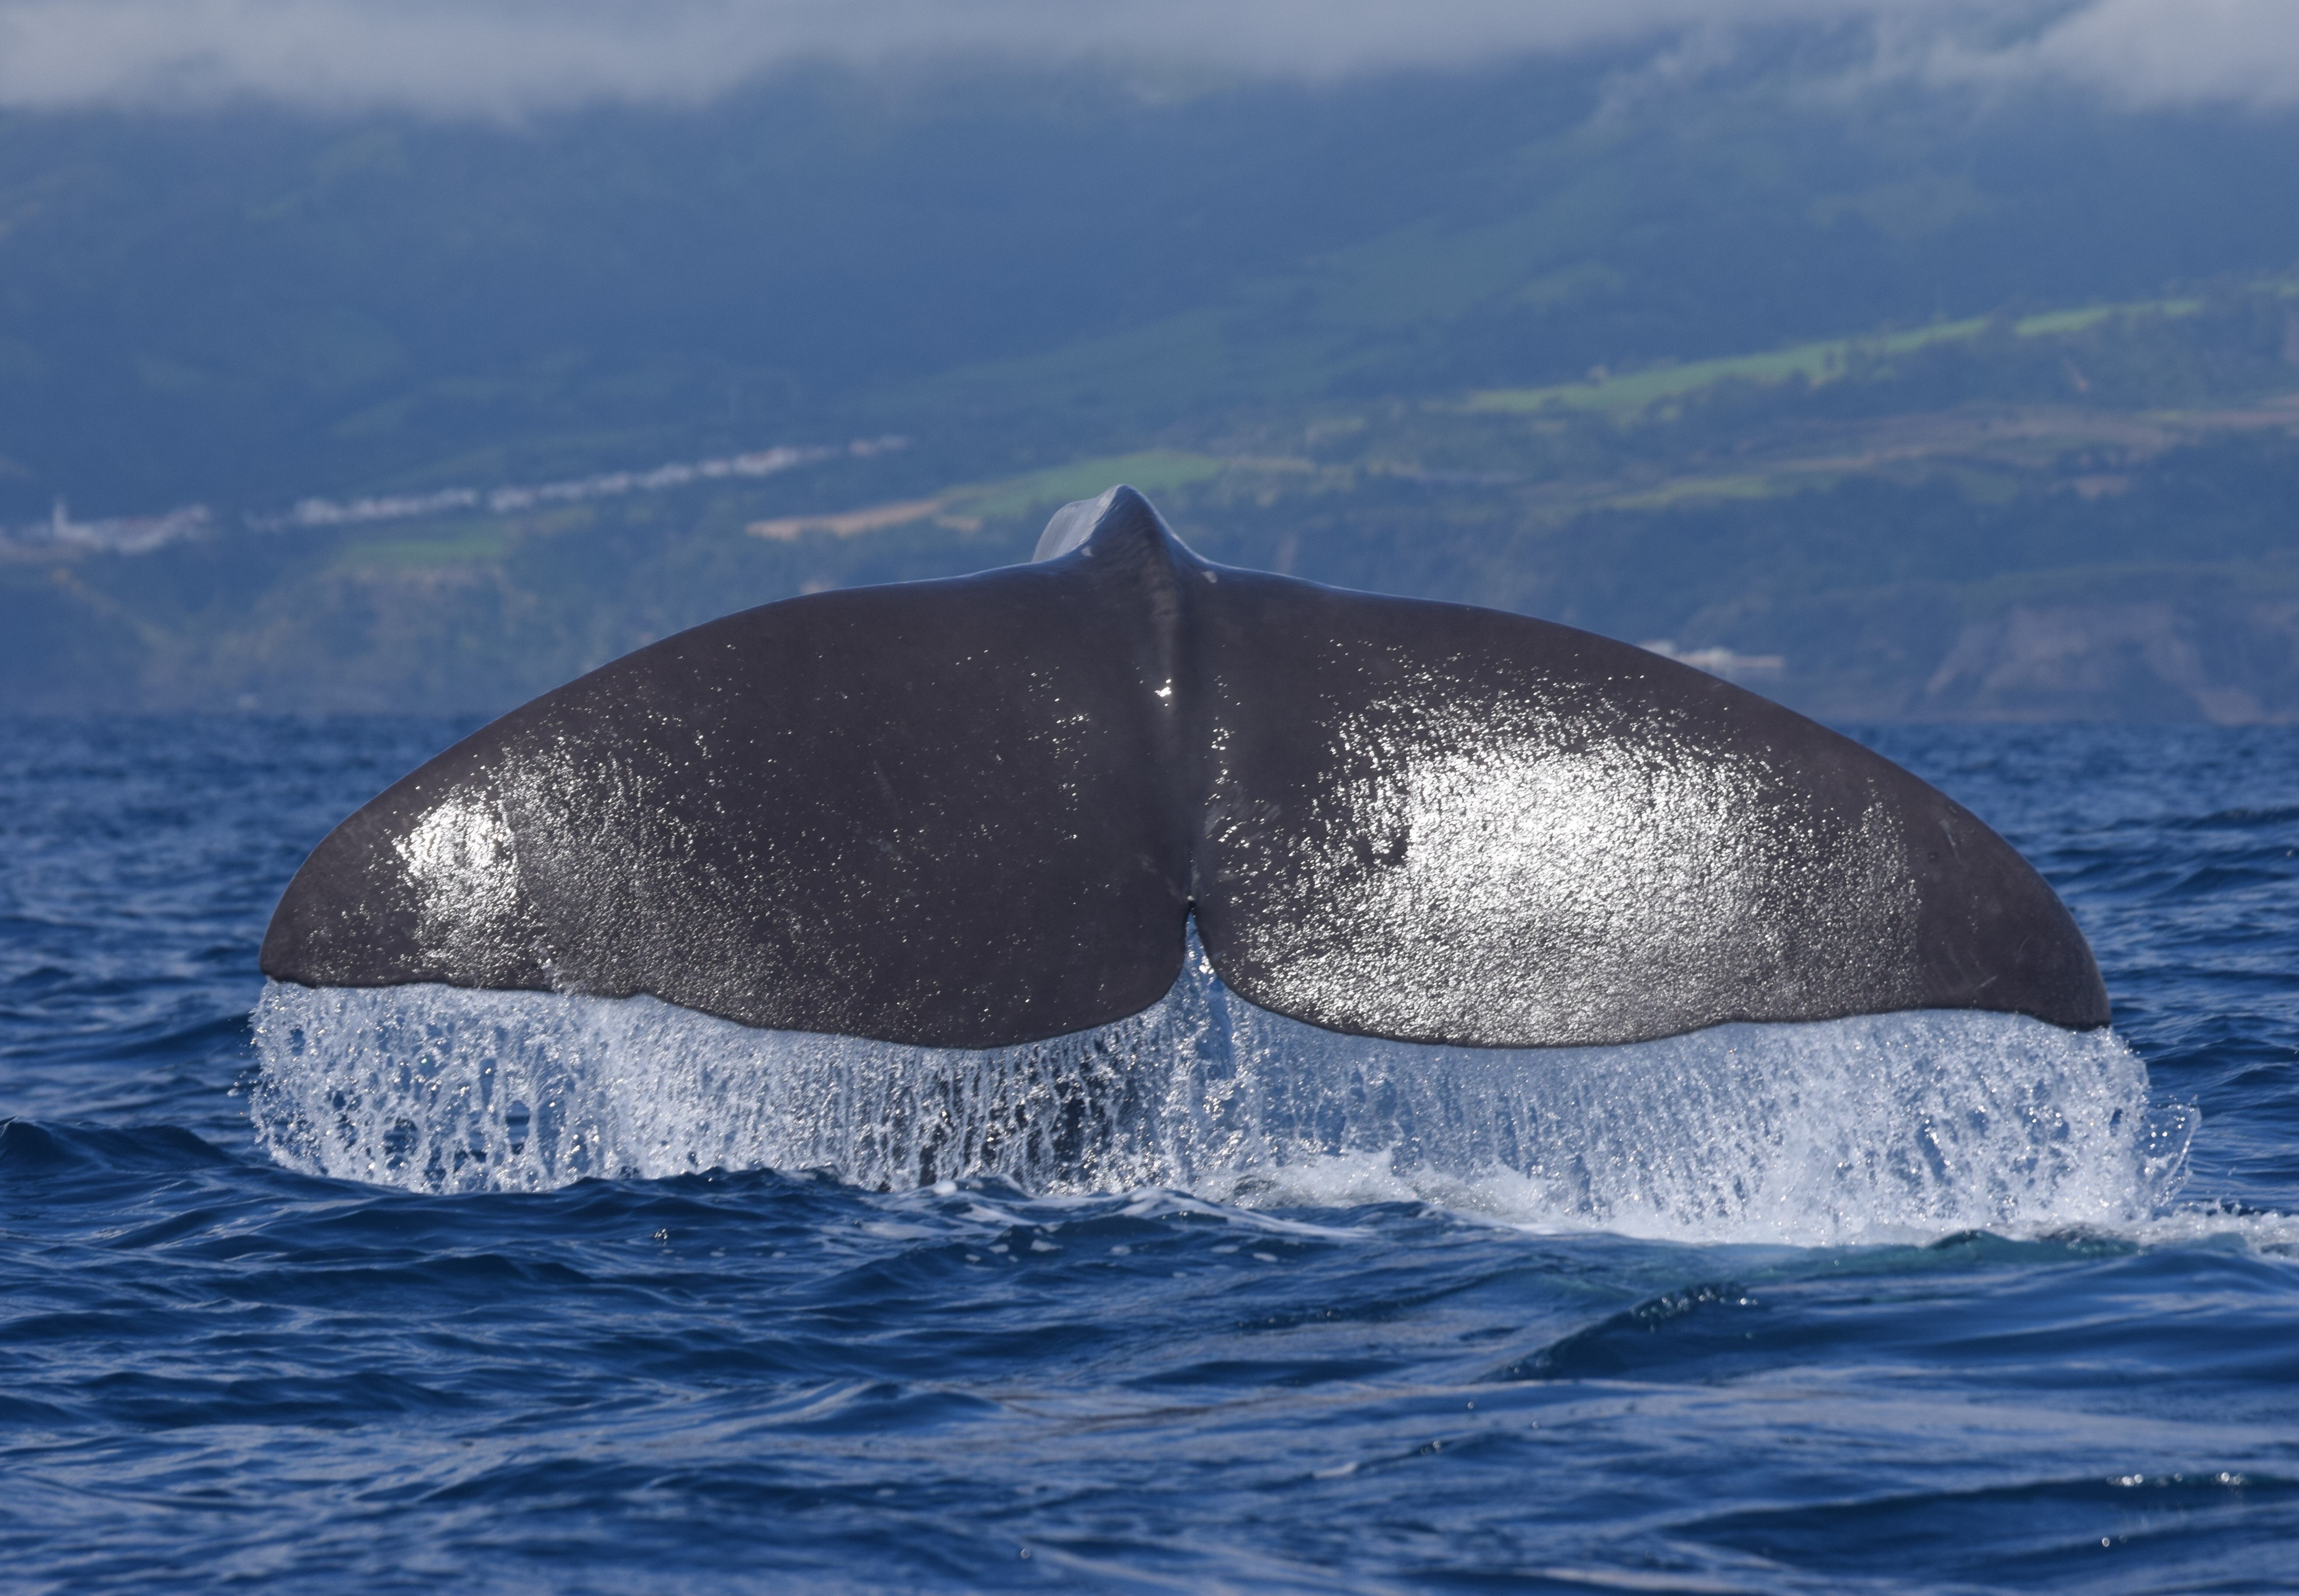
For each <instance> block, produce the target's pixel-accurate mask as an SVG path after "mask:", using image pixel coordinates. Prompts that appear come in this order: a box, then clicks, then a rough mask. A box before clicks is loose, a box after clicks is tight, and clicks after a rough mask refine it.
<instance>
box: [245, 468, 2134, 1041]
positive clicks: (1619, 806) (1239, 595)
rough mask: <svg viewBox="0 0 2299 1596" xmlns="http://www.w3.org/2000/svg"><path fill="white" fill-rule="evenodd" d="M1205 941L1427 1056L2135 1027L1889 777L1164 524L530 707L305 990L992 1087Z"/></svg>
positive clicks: (1938, 803)
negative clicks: (529, 1010) (1800, 1036)
mask: <svg viewBox="0 0 2299 1596" xmlns="http://www.w3.org/2000/svg"><path fill="white" fill-rule="evenodd" d="M1193 913H1194V914H1195V915H1196V917H1197V921H1198V927H1199V934H1200V937H1201V939H1202V941H1203V943H1204V946H1205V948H1206V950H1207V953H1208V956H1209V957H1210V958H1211V960H1212V961H1213V963H1214V966H1215V968H1216V971H1217V972H1219V973H1220V975H1221V976H1222V978H1223V979H1224V981H1225V982H1226V983H1227V984H1228V985H1229V986H1230V988H1232V990H1233V991H1234V992H1236V993H1237V994H1238V995H1240V996H1243V997H1244V998H1246V999H1247V1000H1249V1001H1250V1002H1253V1003H1255V1004H1257V1005H1262V1006H1264V1007H1266V1008H1269V1009H1272V1010H1274V1011H1276V1012H1278V1013H1283V1014H1286V1015H1289V1016H1291V1017H1293V1018H1295V1019H1299V1020H1303V1021H1308V1022H1310V1023H1312V1024H1315V1025H1319V1026H1324V1027H1326V1028H1328V1029H1331V1030H1340V1031H1345V1032H1350V1033H1354V1034H1359V1035H1366V1036H1374V1037H1382V1038H1391V1039H1395V1040H1404V1041H1417V1042H1440V1043H1451V1044H1457V1045H1467V1046H1513V1047H1541V1046H1584V1045H1594V1044H1606V1043H1619V1042H1631V1041H1639V1040H1645V1039H1649V1038H1656V1037H1661V1036H1667V1035H1672V1034H1676V1033H1678V1032H1682V1031H1686V1030H1696V1029H1698V1028H1700V1027H1703V1026H1706V1025H1712V1024H1715V1023H1718V1022H1720V1021H1730V1020H1757V1021H1789V1020H1820V1019H1831V1018H1838V1017H1842V1016H1846V1015H1851V1014H1860V1013H1888V1012H1892V1011H1896V1010H1903V1009H1946V1008H1971V1009H1987V1010H1995V1011H1999V1012H2004V1013H2022V1014H2028V1015H2031V1016H2034V1017H2036V1018H2038V1019H2041V1020H2044V1021H2049V1022H2051V1023H2053V1024H2055V1025H2060V1026H2063V1027H2068V1028H2071V1029H2087V1028H2091V1027H2096V1026H2100V1025H2104V1024H2105V1023H2106V1022H2107V1020H2108V1005H2107V996H2106V992H2105V989H2104V986H2103V985H2102V983H2101V980H2100V977H2099V972H2098V969H2097V966H2096V964H2095V963H2094V962H2093V959H2092V956H2091V953H2090V950H2089V948H2088V947H2087V946H2086V945H2085V943H2084V939H2083V938H2082V936H2081V934H2080V933H2079V931H2078V930H2077V928H2076V926H2075V924H2074V922H2073V921H2072V920H2071V918H2070V916H2069V915H2068V914H2067V911H2066V910H2065V908H2064V907H2063V906H2062V905H2061V904H2060V902H2059V900H2058V898H2057V897H2055V896H2054V894H2053V892H2052V890H2051V889H2050V888H2049V887H2048V886H2047V885H2046V883H2045V882H2044V881H2043V880H2042V878H2041V877H2039V876H2038V875H2037V873H2036V872H2034V871H2033V870H2032V869H2031V868H2030V867H2029V865H2028V864H2027V863H2026V862H2025V861H2024V860H2022V859H2021V857H2020V856H2019V855H2018V854H2017V853H2016V852H2015V851H2013V849H2012V848H2011V847H2010V846H2009V845H2007V844H2006V843H2004V841H2003V840H2002V839H2000V838H1998V837H1996V835H1995V834H1994V833H1993V832H1992V831H1988V828H1987V827H1986V826H1984V825H1982V824H1981V823H1979V821H1978V820H1977V819H1975V818H1974V817H1973V816H1972V815H1970V814H1969V813H1968V812H1966V811H1965V810H1964V809H1963V808H1962V807H1961V806H1958V805H1956V804H1955V803H1954V802H1952V801H1951V800H1949V799H1948V798H1946V797H1945V796H1943V795H1942V794H1940V793H1938V791H1936V790H1933V789H1932V788H1930V787H1929V786H1927V785H1926V784H1924V783H1923V782H1922V781H1919V780H1917V779H1916V778H1915V777H1914V776H1913V775H1910V774H1909V773H1907V772H1905V771H1903V770H1901V769H1900V768H1899V767H1898V766H1896V765H1893V764H1891V763H1890V762H1889V761H1888V760H1885V759H1883V758H1881V757H1878V756H1876V755H1874V754H1872V753H1870V752H1868V751H1867V750H1865V749H1864V748H1861V747H1859V746H1858V745H1857V744H1855V743H1854V742H1852V741H1850V740H1847V739H1846V738H1843V737H1840V736H1838V735H1837V734H1836V733H1834V732H1830V731H1828V730H1827V729H1826V728H1824V727H1822V726H1820V725H1818V724H1814V723H1813V722H1811V721H1808V720H1805V719H1804V718H1803V717H1802V716H1799V715H1795V714H1793V713H1791V712H1790V711H1789V710H1786V709H1783V708H1781V707H1779V706H1777V705H1774V704H1772V703H1771V702H1769V701H1767V700H1765V699H1761V698H1759V697H1757V696H1755V695H1754V694H1752V693H1748V692H1746V691H1743V690H1740V689H1738V688H1735V687H1732V686H1730V685H1729V684H1728V683H1725V682H1720V681H1716V680H1714V679H1713V678H1711V677H1708V676H1706V675H1705V674H1701V673H1699V672H1697V671H1694V670H1691V669H1689V667H1686V666H1680V665H1677V664H1675V663H1673V662H1672V661H1669V660H1666V659H1663V658H1661V657H1657V656H1655V655H1652V654H1649V653H1647V652H1645V651H1644V650H1641V649H1634V648H1631V647H1629V646H1628V645H1626V644H1623V643H1618V642H1614V641H1609V640H1606V639H1604V638H1599V637H1596V636H1594V635H1591V634H1589V633H1581V632H1577V631H1574V630H1573V629H1571V628H1569V627H1564V626H1558V625H1554V624H1548V623H1546V622H1541V621H1537V620H1531V619H1527V618H1525V617H1523V616H1511V615H1505V614H1501V613H1498V612H1496V611H1491V610H1484V609H1478V608H1471V607H1467V606H1461V605H1447V604H1434V603H1427V602H1422V601H1418V600H1399V599H1388V598H1376V597H1372V596H1368V595H1365V594H1359V593H1349V592H1342V591H1334V590H1331V589H1326V588H1322V587H1318V586H1316V585H1315V584H1313V583H1304V582H1298V581H1294V580H1291V579H1288V578H1284V577H1279V576H1274V575H1265V574H1259V573H1251V572H1245V571H1238V570H1232V569H1227V568H1224V567H1219V566H1212V565H1209V564H1208V563H1207V562H1205V561H1203V560H1200V559H1199V558H1197V557H1196V556H1195V555H1193V554H1191V552H1190V551H1189V550H1187V549H1186V548H1185V547H1183V545H1182V544H1181V543H1180V542H1178V540H1176V539H1174V537H1173V535H1172V534H1171V533H1170V532H1168V531H1167V530H1166V527H1165V525H1164V524H1163V523H1162V521H1160V520H1159V518H1158V516H1157V513H1156V512H1155V511H1154V510H1153V509H1150V506H1149V504H1148V503H1147V502H1146V501H1145V500H1142V499H1141V497H1140V496H1139V495H1138V494H1136V493H1134V492H1133V491H1132V490H1130V489H1120V490H1116V491H1115V492H1113V493H1112V494H1110V495H1108V496H1106V497H1105V500H1104V502H1103V505H1102V506H1101V508H1100V514H1099V519H1098V520H1097V521H1095V522H1093V523H1092V530H1091V536H1090V537H1088V538H1087V539H1086V540H1085V542H1083V546H1080V547H1076V548H1074V549H1072V550H1069V551H1068V552H1066V553H1061V554H1059V555H1058V557H1056V558H1049V559H1044V560H1042V561H1041V562H1040V563H1036V564H1033V565H1030V566H1017V567H1012V568H1008V569H1002V570H997V571H992V572H988V573H985V574H984V575H977V576H970V577H965V578H960V579H957V580H951V581H942V582H926V583H906V584H902V585H899V586H892V587H883V588H869V589H859V590H853V591H842V592H832V593H823V594H818V595H815V596H812V597H808V598H802V599H794V600H787V601H785V602H783V603H778V604H770V605H767V606H764V607H762V608H758V609H753V610H749V611H746V612H744V613H743V614H740V615H735V616H727V617H726V618H725V619H723V620H718V621H714V622H711V623H710V624H706V625H702V626H698V627H696V628H694V629H693V630H692V631H690V632H686V633H681V634H679V635H678V636H676V637H673V638H669V639H667V640H665V641H662V642H659V643H656V644H653V645H652V646H651V647H649V648H646V649H641V650H639V651H638V652H636V653H635V654H632V655H629V656H627V657H625V658H623V659H620V660H618V661H616V662H614V663H613V664H611V665H609V666H605V667H603V668H602V669H600V670H598V671H594V672H593V673H592V674H589V675H587V676H585V677H583V678H581V679H580V680H578V681H576V682H570V683H569V684H568V685H567V686H565V687H562V688H560V689H558V690H555V691H553V692H550V693H547V694H545V695H544V696H543V697H542V698H539V699H535V701H533V702H532V703H530V704H527V706H525V707H522V708H519V709H518V710H515V711H513V712H512V713H511V714H510V715H505V716H503V717H502V719H501V720H498V721H496V722H494V724H490V725H488V726H486V727H485V728H484V729H482V730H481V731H479V732H477V733H475V734H474V735H472V736H471V737H469V738H467V739H466V740H463V741H462V742H461V743H459V744H457V745H456V746H455V747H453V748H450V749H448V750H447V751H446V752H445V753H444V754H442V755H440V756H439V757H437V758H436V759H434V760H432V761H431V762H430V763H429V764H427V765H424V766H423V767H422V768H420V769H419V770H418V771H416V772H415V773H413V774H411V775H410V776H408V777H407V778H406V779H405V780H403V781H400V782H398V783H397V784H395V785H394V786H393V787H392V788H391V789H389V790H387V791H386V792H385V793H383V794H382V795H381V796H380V797H378V798H376V799H375V800H374V801H372V802H371V803H369V805H367V806H365V807H364V808H362V809H361V810H360V811H359V812H358V813H357V814H355V815H353V816H352V817H351V818H350V819H348V820H346V821H345V822H344V823H343V824H342V825H341V826H339V827H338V828H337V829H336V831H334V832H333V833H331V834H330V835H329V836H328V838H327V839H325V840H324V841H323V842H322V843H321V844H320V847H319V848H317V849H316V850H315V851H314V852H313V853H312V855H311V858H310V859H309V860H308V861H307V862H306V863H305V864H304V865H303V869H302V870H301V871H300V872H298V873H297V875H296V876H295V880H294V881H293V882H292V883H291V884H290V885H289V887H288V889H287V892H286V897H284V899H283V900H282V901H281V903H280V905H279V907H278V912H277V913H276V914H274V916H273V918H272V922H271V924H270V930H268V932H267V934H266V935H265V938H264V941H263V948H262V955H261V956H262V966H263V970H264V972H265V973H266V974H267V975H270V976H271V977H272V978H274V979H275V980H285V981H295V982H300V983H303V984H305V985H311V986H350V987H377V986H391V985H399V984H404V983H411V982H426V981H431V982H444V983H447V984H450V985H453V986H460V987H469V988H496V989H535V990H557V991H566V992H580V993H589V994H595V995H600V996H630V995H633V994H636V993H642V992H643V993H650V994H652V995H653V996H657V997H660V998H662V999H665V1000H666V1001H668V1002H671V1003H675V1004H679V1005H684V1006H686V1007H689V1008H693V1009H696V1010H700V1011H702V1012H704V1013H711V1014H716V1015H719V1016H722V1017H724V1018H726V1019H729V1020H734V1021H740V1022H742V1023H743V1024H746V1025H752V1026H759V1027H767V1028H772V1029H778V1030H812V1031H822V1032H833V1033H839V1034H844V1035H850V1036H858V1037H864V1038H878V1039H883V1040H886V1041H891V1042H899V1043H910V1044H919V1045H926V1046H945V1047H986V1046H1006V1045H1011V1044H1016V1043H1020V1042H1025V1041H1032V1040H1036V1039H1039V1038H1046V1037H1051V1036H1057V1035H1061V1034H1064V1033H1067V1032H1072V1031H1078V1030H1086V1029H1088V1028H1091V1027H1092V1026H1096V1025H1100V1024H1104V1023H1107V1022H1108V1021H1114V1020H1117V1019H1121V1018H1123V1017H1125V1016H1126V1015H1128V1014H1133V1013H1139V1012H1140V1011H1141V1010H1142V1009H1144V1008H1147V1007H1149V1006H1150V1005H1152V1004H1154V1003H1155V1002H1157V1001H1158V998H1160V997H1161V996H1164V994H1165V993H1166V990H1167V989H1168V988H1170V987H1171V986H1172V984H1173V982H1174V979H1175V977H1176V976H1177V975H1178V973H1179V972H1180V968H1181V962H1182V959H1183V947H1184V930H1185V926H1186V923H1187V921H1188V918H1189V916H1190V915H1191V914H1193Z"/></svg>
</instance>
